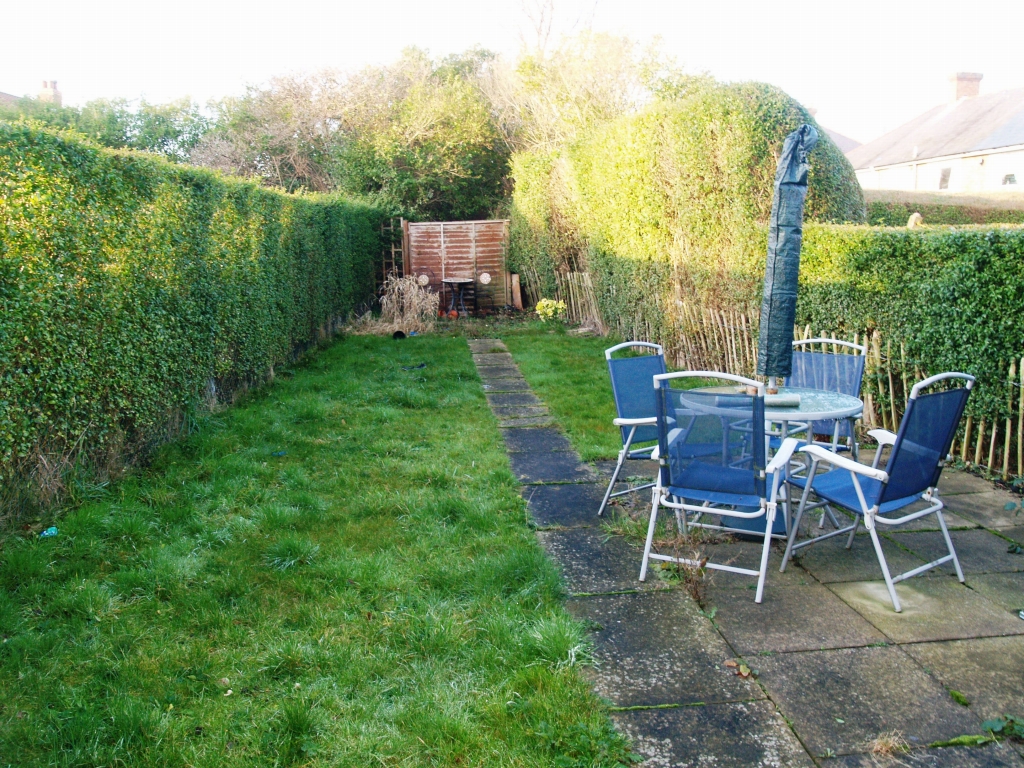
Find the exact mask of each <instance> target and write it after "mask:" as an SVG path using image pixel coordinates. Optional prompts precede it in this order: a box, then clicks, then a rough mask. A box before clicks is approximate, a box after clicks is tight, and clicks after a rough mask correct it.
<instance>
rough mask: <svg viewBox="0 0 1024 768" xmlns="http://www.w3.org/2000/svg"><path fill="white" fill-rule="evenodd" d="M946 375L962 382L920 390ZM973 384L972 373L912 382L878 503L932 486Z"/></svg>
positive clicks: (953, 374)
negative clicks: (935, 389)
mask: <svg viewBox="0 0 1024 768" xmlns="http://www.w3.org/2000/svg"><path fill="white" fill-rule="evenodd" d="M948 379H962V380H964V382H965V385H964V386H963V387H959V388H956V389H947V390H944V391H940V392H931V393H929V394H926V395H922V394H921V391H922V390H923V389H926V388H928V387H930V386H932V385H933V384H935V383H937V382H939V381H943V380H948ZM972 386H974V377H973V376H968V375H967V374H965V373H940V374H939V375H938V376H932V377H931V378H929V379H925V380H924V381H922V382H920V383H919V384H917V385H915V386H914V388H913V390H911V393H910V399H909V400H908V401H907V410H906V412H905V413H904V414H903V420H902V421H901V422H900V431H899V433H898V434H897V435H896V442H895V444H894V445H893V447H892V453H891V454H890V455H889V462H888V464H887V465H886V467H885V471H886V472H887V473H888V474H889V482H888V483H887V484H886V486H885V488H883V489H882V493H881V495H880V496H879V499H878V503H879V504H881V503H883V502H886V501H894V500H896V499H903V498H906V497H907V496H913V495H915V494H919V493H924V491H925V490H927V489H928V488H934V487H935V484H936V483H938V481H939V475H940V474H941V473H942V464H943V461H944V460H945V458H946V456H947V455H948V454H949V448H950V446H951V445H952V444H953V437H954V436H955V435H956V429H957V426H959V424H960V417H961V416H963V413H964V408H965V407H966V406H967V398H968V396H969V395H970V394H971V387H972Z"/></svg>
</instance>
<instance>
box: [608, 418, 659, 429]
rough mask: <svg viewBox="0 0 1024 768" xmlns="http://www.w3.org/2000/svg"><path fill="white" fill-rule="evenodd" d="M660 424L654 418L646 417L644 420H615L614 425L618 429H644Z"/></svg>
mask: <svg viewBox="0 0 1024 768" xmlns="http://www.w3.org/2000/svg"><path fill="white" fill-rule="evenodd" d="M657 423H658V419H657V418H656V417H654V416H650V417H645V418H643V419H613V420H612V424H614V425H615V426H616V427H643V426H647V425H654V424H657Z"/></svg>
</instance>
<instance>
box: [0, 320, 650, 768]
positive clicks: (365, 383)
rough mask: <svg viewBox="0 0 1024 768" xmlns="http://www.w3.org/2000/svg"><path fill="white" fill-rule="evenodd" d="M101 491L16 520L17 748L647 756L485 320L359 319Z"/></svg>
mask: <svg viewBox="0 0 1024 768" xmlns="http://www.w3.org/2000/svg"><path fill="white" fill-rule="evenodd" d="M569 341H570V339H566V338H565V337H563V336H560V335H559V336H554V337H552V340H551V344H552V345H553V348H554V349H558V348H559V346H558V345H560V344H565V345H566V347H568V346H569V345H568V342H569ZM581 341H582V343H581ZM571 342H572V344H573V345H575V346H578V347H579V348H580V349H586V350H588V352H587V353H586V354H584V353H583V352H581V353H580V357H579V358H578V359H581V360H582V359H583V358H584V357H586V359H587V361H588V365H591V363H592V362H593V361H591V360H590V359H589V357H588V356H589V355H590V354H591V353H592V352H593V351H596V350H598V348H599V347H600V346H601V345H602V344H604V343H605V342H604V340H589V339H587V340H579V339H571ZM530 359H531V360H533V361H534V362H533V363H532V364H534V365H536V364H539V363H538V362H537V360H538V359H537V358H536V356H534V357H531V358H530ZM420 362H427V367H426V368H424V369H420V370H410V371H405V370H403V369H402V366H403V365H404V366H410V365H415V364H418V363H420ZM591 367H593V368H594V369H595V372H596V373H597V374H601V373H603V371H602V367H601V361H600V360H599V359H598V360H597V361H596V364H594V365H592V366H591ZM542 396H543V395H542ZM595 402H596V400H595ZM578 410H580V411H587V410H590V409H589V408H585V409H583V408H581V409H578ZM605 415H607V414H604V413H602V417H603V416H605ZM559 416H560V418H561V414H559ZM606 421H607V422H608V423H609V425H610V417H609V418H608V419H606ZM597 445H600V443H597ZM96 495H97V496H98V498H96V499H95V500H93V501H91V502H89V503H86V504H84V505H82V506H80V507H78V508H76V509H72V510H66V511H65V512H64V514H63V515H62V516H61V517H60V518H59V519H57V520H56V524H57V525H58V527H59V530H60V533H59V535H58V536H57V537H54V538H48V539H39V538H38V537H37V536H36V535H34V532H25V531H17V532H12V531H8V532H7V534H6V538H5V540H4V541H3V543H2V549H0V583H2V585H3V591H0V639H2V643H0V689H2V690H3V692H4V695H3V698H2V700H0V765H18V766H32V765H55V766H98V765H133V766H134V765H154V766H155V765H159V766H186V765H187V766H236V765H237V766H242V765H245V766H248V765H260V766H263V765H281V766H283V765H311V766H318V765H332V766H334V765H339V766H349V765H351V766H361V767H362V766H371V765H385V766H390V765H445V766H449V765H459V766H472V765H479V766H483V765H486V766H533V765H538V766H539V765H558V766H566V767H572V766H612V765H618V764H620V763H622V762H627V761H629V760H630V759H631V758H630V755H629V750H628V746H627V745H626V743H625V742H624V740H623V739H622V738H621V737H620V736H618V735H617V734H616V733H615V732H614V730H613V729H612V727H611V724H610V721H609V719H608V716H607V711H606V710H605V708H604V707H603V706H602V705H601V704H600V703H599V702H598V701H597V700H596V698H595V697H594V696H593V694H592V693H591V691H590V688H589V685H588V684H587V682H586V681H585V680H584V679H583V676H582V675H581V674H580V670H579V666H580V665H581V664H583V663H585V662H586V661H587V659H588V647H587V644H586V642H585V634H584V631H583V628H582V627H581V625H580V624H578V623H577V622H575V621H573V620H572V619H571V618H570V617H569V616H568V614H567V613H566V612H565V611H564V609H563V607H562V604H561V599H562V596H563V595H562V589H561V585H560V581H559V578H558V575H557V573H556V571H555V569H554V567H553V566H552V565H551V563H550V562H549V561H548V560H547V558H546V557H545V556H544V554H543V553H542V551H541V550H540V549H539V547H538V546H537V543H536V541H535V538H534V536H533V534H532V532H531V530H530V528H529V527H528V524H527V517H526V511H525V508H524V505H523V502H522V500H521V498H520V497H519V494H518V489H517V484H516V482H515V480H514V478H513V476H512V474H511V473H510V471H509V468H508V463H507V458H506V456H505V454H504V452H503V449H502V446H501V440H500V437H499V436H498V434H497V428H496V422H495V420H494V418H493V417H492V415H491V414H490V411H489V410H488V409H487V407H486V403H485V399H484V397H483V394H482V390H481V388H480V385H479V383H478V380H477V377H476V374H475V371H474V368H473V365H472V361H471V359H470V355H469V351H468V349H467V348H466V346H465V343H464V342H463V341H462V340H461V339H458V338H451V337H438V336H428V337H416V338H413V339H406V340H404V341H402V342H394V341H392V340H390V339H381V338H376V337H350V338H348V339H346V340H344V341H341V342H338V343H336V344H335V345H333V346H332V347H330V348H328V349H326V350H324V351H322V352H321V353H319V354H318V355H317V356H316V357H315V358H313V359H312V360H311V361H310V362H309V363H308V364H306V365H305V366H301V367H297V368H295V369H294V370H292V371H284V372H283V375H282V376H280V377H279V378H278V381H277V383H276V384H275V385H274V386H273V387H271V388H268V389H266V390H264V391H263V392H261V393H258V394H256V395H254V396H252V397H251V398H250V399H249V400H248V401H247V402H245V403H243V404H242V405H240V406H238V407H236V408H234V409H232V410H230V411H227V412H225V413H223V414H221V415H219V416H218V417H216V419H211V420H210V421H209V422H208V423H207V424H205V425H204V427H203V428H202V429H201V430H200V431H199V432H198V434H196V435H194V436H193V437H191V438H190V439H188V440H187V441H184V442H181V443H177V444H174V445H171V446H167V447H166V448H165V449H163V450H162V451H161V452H160V453H159V455H158V456H157V457H156V459H155V461H154V462H153V464H152V465H151V467H149V468H148V469H147V470H145V471H142V472H138V473H136V474H135V475H133V476H130V477H128V478H127V479H125V480H124V481H122V482H120V483H118V484H116V485H114V486H110V487H107V488H105V489H102V491H101V492H99V493H97V494H96ZM49 522H50V521H46V523H47V524H49Z"/></svg>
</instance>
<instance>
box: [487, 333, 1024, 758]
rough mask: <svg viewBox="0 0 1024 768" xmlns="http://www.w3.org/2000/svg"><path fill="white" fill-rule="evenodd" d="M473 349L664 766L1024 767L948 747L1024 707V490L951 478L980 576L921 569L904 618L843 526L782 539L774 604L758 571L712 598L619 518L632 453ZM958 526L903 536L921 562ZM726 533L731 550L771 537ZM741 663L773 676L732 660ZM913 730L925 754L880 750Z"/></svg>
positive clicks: (541, 524)
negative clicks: (647, 571) (877, 747)
mask: <svg viewBox="0 0 1024 768" xmlns="http://www.w3.org/2000/svg"><path fill="white" fill-rule="evenodd" d="M469 346H470V349H471V351H472V352H473V359H474V361H475V362H476V365H477V370H478V372H479V374H480V377H481V379H482V381H483V387H484V390H485V392H486V394H487V400H488V402H489V403H490V405H491V408H492V410H493V411H494V413H495V415H496V416H497V418H498V420H499V423H500V426H501V429H502V434H503V436H504V440H505V445H506V448H507V450H508V453H509V459H510V462H511V465H512V470H513V472H515V474H516V477H517V478H518V479H519V481H520V482H521V483H522V494H523V497H524V499H526V501H527V504H528V506H529V509H530V512H531V514H532V516H533V519H534V522H535V523H536V525H537V529H538V530H537V536H538V538H539V540H540V542H541V544H542V545H543V547H544V548H545V550H546V551H547V552H548V554H549V556H550V557H551V558H552V559H553V560H554V561H555V562H556V563H557V564H558V565H559V567H560V568H561V571H562V574H563V577H564V580H565V584H566V588H567V589H568V591H569V594H570V597H569V599H568V608H569V610H570V611H571V612H572V613H573V614H574V615H575V616H577V617H578V618H580V619H581V620H583V621H585V622H587V623H588V624H589V625H590V626H591V627H592V640H593V643H594V658H595V661H596V664H595V665H594V666H593V667H591V668H589V669H588V674H589V676H590V678H591V680H592V682H593V685H594V690H595V691H596V692H597V694H598V695H599V696H601V697H603V698H604V699H605V700H606V701H607V702H608V703H609V705H610V708H611V713H612V719H613V720H614V721H615V723H616V725H617V727H618V728H619V729H620V730H622V731H623V732H624V733H626V734H627V735H628V736H629V737H630V738H631V739H632V740H633V744H634V749H636V751H637V752H638V753H639V754H641V755H643V756H644V757H645V758H646V760H645V762H644V765H646V766H652V767H653V766H658V768H662V767H668V766H705V765H708V766H710V765H714V766H737V767H739V766H744V767H746V766H814V765H819V766H837V767H838V766H843V767H846V766H886V765H893V766H895V765H913V766H918V765H920V766H934V767H935V768H944V767H945V766H968V767H970V768H981V767H982V766H1008V767H1009V766H1013V767H1015V768H1024V758H1022V756H1021V755H1022V754H1024V745H1021V744H1019V743H1015V744H1010V743H989V744H986V745H984V746H982V747H942V748H940V747H934V746H932V747H930V746H929V745H932V744H935V743H942V742H947V741H950V740H952V739H955V738H957V737H958V736H963V735H969V734H981V733H982V729H981V722H982V720H983V719H985V718H990V717H993V716H996V715H1000V714H1013V715H1016V716H1018V717H1024V621H1021V620H1020V619H1019V618H1017V616H1016V612H1017V611H1019V610H1020V609H1022V608H1024V555H1014V554H1012V553H1010V552H1008V551H1007V550H1008V543H1011V544H1012V543H1013V542H1015V541H1016V542H1024V520H1022V519H1021V518H1020V517H1018V516H1015V515H1014V514H1013V513H1012V512H1011V513H1007V512H1006V511H1005V510H1004V508H1003V507H1004V506H1005V503H1006V502H1007V501H1009V500H1010V496H1009V494H1006V493H1005V492H1003V491H998V490H994V489H993V487H992V485H991V484H989V483H986V482H985V481H983V480H980V479H978V478H974V477H971V476H970V475H967V474H965V473H962V472H947V473H945V474H944V476H943V480H942V482H941V483H940V488H941V490H942V492H943V494H944V496H945V498H946V503H947V506H948V507H949V508H950V509H951V510H952V513H951V514H950V516H949V518H948V519H949V523H950V527H951V528H953V529H955V532H954V534H953V537H954V540H955V544H956V546H957V548H958V552H959V554H960V558H961V562H962V564H963V566H964V572H965V574H966V575H967V584H966V585H962V584H960V583H959V582H957V581H956V579H955V577H952V576H951V573H952V569H951V568H950V569H943V568H937V569H933V570H932V571H931V572H929V574H928V575H925V576H921V577H917V578H914V579H910V580H908V581H907V582H902V583H900V584H899V585H898V587H897V589H898V591H899V594H900V598H901V600H902V601H903V602H904V605H905V608H904V611H903V613H902V614H896V613H894V612H893V611H892V608H891V605H890V604H889V602H888V596H887V593H886V591H885V586H884V583H883V582H882V581H881V575H880V573H879V571H878V564H877V561H875V559H874V555H873V551H872V549H871V546H870V542H869V541H868V540H867V539H866V537H864V536H860V535H859V536H858V537H857V541H856V542H855V544H854V547H853V551H852V552H851V551H848V550H846V549H844V548H843V546H842V543H841V542H839V541H838V539H832V540H829V541H826V542H824V543H822V544H820V545H818V546H815V547H810V548H808V549H807V550H804V551H803V554H802V556H801V557H800V558H798V559H796V560H794V564H793V566H791V567H790V568H788V569H787V571H786V573H779V571H778V565H779V562H780V553H779V552H773V555H772V561H771V563H770V565H769V573H768V581H767V588H766V591H765V598H764V602H763V603H762V604H761V605H757V604H755V603H754V600H753V592H752V591H751V590H752V580H748V579H742V578H738V577H735V576H730V575H727V574H719V576H720V578H717V579H716V580H715V581H714V582H713V583H712V584H711V585H710V586H709V588H708V596H707V599H706V601H705V608H704V609H702V608H701V607H700V606H698V605H697V603H696V602H695V601H694V600H693V599H692V598H691V597H690V596H689V595H688V594H687V593H686V592H685V591H684V590H682V589H680V588H679V586H678V583H676V582H672V581H669V580H663V579H661V578H660V577H657V575H656V576H655V577H654V578H649V579H648V581H647V582H646V583H641V582H640V581H638V575H639V568H640V557H641V552H640V550H639V549H638V548H637V547H636V546H635V545H634V544H633V543H630V542H628V541H627V540H626V539H624V538H622V537H620V536H614V535H610V534H609V533H608V532H607V531H605V530H604V529H603V528H602V525H601V523H602V522H603V521H602V520H601V518H598V517H597V514H596V513H597V509H598V507H599V506H600V503H601V499H602V497H603V493H604V488H605V484H606V483H607V481H608V476H609V475H610V472H611V468H612V466H614V463H613V462H595V463H593V464H586V463H584V462H582V461H581V460H580V458H579V455H578V454H577V453H576V452H575V451H574V450H573V449H572V446H571V444H570V443H569V441H568V440H567V439H566V437H565V436H564V435H563V434H562V433H561V431H560V430H559V429H558V425H557V424H556V423H555V421H554V419H553V418H552V416H551V414H550V412H549V411H548V409H547V407H546V406H545V405H544V404H543V403H542V402H541V401H540V399H539V398H537V397H536V395H535V394H534V393H533V392H531V390H530V387H529V385H528V383H527V382H526V380H525V379H524V378H523V376H522V374H521V373H520V372H519V369H518V367H517V366H516V364H515V361H514V360H513V358H512V356H511V355H510V354H508V351H507V350H506V348H505V345H504V344H503V343H502V342H501V341H500V340H498V339H472V340H470V341H469ZM643 471H647V472H653V466H650V465H647V466H644V467H643ZM637 472H639V470H638V471H637ZM637 472H634V474H636V473H637ZM609 509H610V510H613V511H614V509H615V508H614V507H610V508H609ZM938 536H939V534H938V532H937V531H935V530H932V529H930V528H928V526H927V525H923V526H919V527H918V528H917V529H915V530H913V531H907V532H901V533H894V534H890V535H888V536H887V537H886V538H885V539H884V544H883V546H884V548H885V551H886V553H887V556H890V555H891V558H892V559H891V560H890V562H891V563H892V564H893V566H894V567H896V568H900V569H901V570H903V569H905V568H910V567H914V565H917V564H922V563H924V562H927V561H929V560H931V559H933V558H934V557H935V554H934V553H935V547H936V546H937V545H938V544H940V543H941V542H939V541H937V540H936V539H937V537H938ZM715 546H716V548H720V550H721V551H720V552H719V553H716V554H715V555H714V557H715V558H716V559H719V558H721V557H725V558H726V559H728V558H729V557H732V556H738V557H744V556H749V555H751V554H753V555H754V556H755V557H756V555H757V549H758V548H759V547H760V544H759V543H756V542H742V541H735V542H729V543H723V544H718V545H715ZM773 566H774V567H773ZM748 582H749V583H748ZM737 660H739V661H743V662H744V663H746V664H747V665H748V666H749V667H751V668H752V669H753V670H754V672H755V673H754V675H752V676H750V677H748V678H743V677H739V676H737V675H736V674H735V669H736V668H735V667H731V666H727V665H726V663H725V662H726V661H737ZM951 691H956V692H958V693H959V694H960V696H958V697H957V698H960V699H961V702H962V701H965V700H966V701H968V702H970V703H969V705H967V706H964V705H963V704H962V703H958V702H957V701H956V700H955V699H954V697H953V696H952V695H951V693H950V692H951ZM964 697H965V698H964ZM893 730H896V731H899V732H900V733H901V735H902V737H903V738H904V739H905V740H906V741H907V743H908V744H909V745H910V746H911V747H912V751H911V752H910V753H909V754H905V755H899V756H897V757H896V758H886V757H884V756H879V755H877V754H873V753H872V743H873V742H874V741H875V739H877V738H878V737H879V736H882V735H883V734H886V733H889V732H891V731H893Z"/></svg>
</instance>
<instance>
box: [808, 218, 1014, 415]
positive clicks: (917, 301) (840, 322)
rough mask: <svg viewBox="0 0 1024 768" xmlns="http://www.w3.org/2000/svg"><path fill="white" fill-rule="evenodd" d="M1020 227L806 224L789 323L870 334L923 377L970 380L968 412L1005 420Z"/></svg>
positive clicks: (1011, 352) (1012, 345)
mask: <svg viewBox="0 0 1024 768" xmlns="http://www.w3.org/2000/svg"><path fill="white" fill-rule="evenodd" d="M1022 317H1024V228H1020V227H1009V226H1007V227H991V228H985V227H969V228H962V229H953V228H949V227H941V228H940V227H936V228H922V229H913V230H908V229H896V228H882V227H849V226H846V227H844V226H820V225H819V226H814V225H811V226H808V227H806V228H805V229H804V247H803V254H802V256H801V261H800V297H799V300H798V303H797V320H798V322H799V323H800V324H801V325H803V324H810V325H811V326H812V328H813V329H814V330H816V331H817V330H822V329H826V330H836V331H844V330H845V331H847V332H851V333H852V332H855V331H863V330H865V329H873V328H878V329H880V330H881V331H882V334H883V336H885V337H888V338H890V339H895V340H897V341H899V342H902V343H903V344H904V345H905V347H906V353H907V355H908V357H909V358H910V359H912V360H913V361H915V362H917V363H919V364H920V365H921V368H922V369H923V370H925V371H928V372H930V373H938V372H940V371H948V370H957V371H966V372H967V373H971V374H974V375H976V376H978V377H979V385H980V386H979V387H978V388H977V390H976V392H975V393H974V395H972V397H971V403H970V408H971V411H972V412H974V413H979V414H985V415H988V416H992V415H999V416H1006V415H1007V414H1008V412H1009V407H1008V405H1009V402H1008V400H1009V398H1008V396H1007V389H1006V386H1005V381H1006V369H1007V367H1008V365H1009V363H1010V361H1013V360H1018V361H1019V360H1020V358H1021V356H1024V323H1022V322H1021V318H1022Z"/></svg>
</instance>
